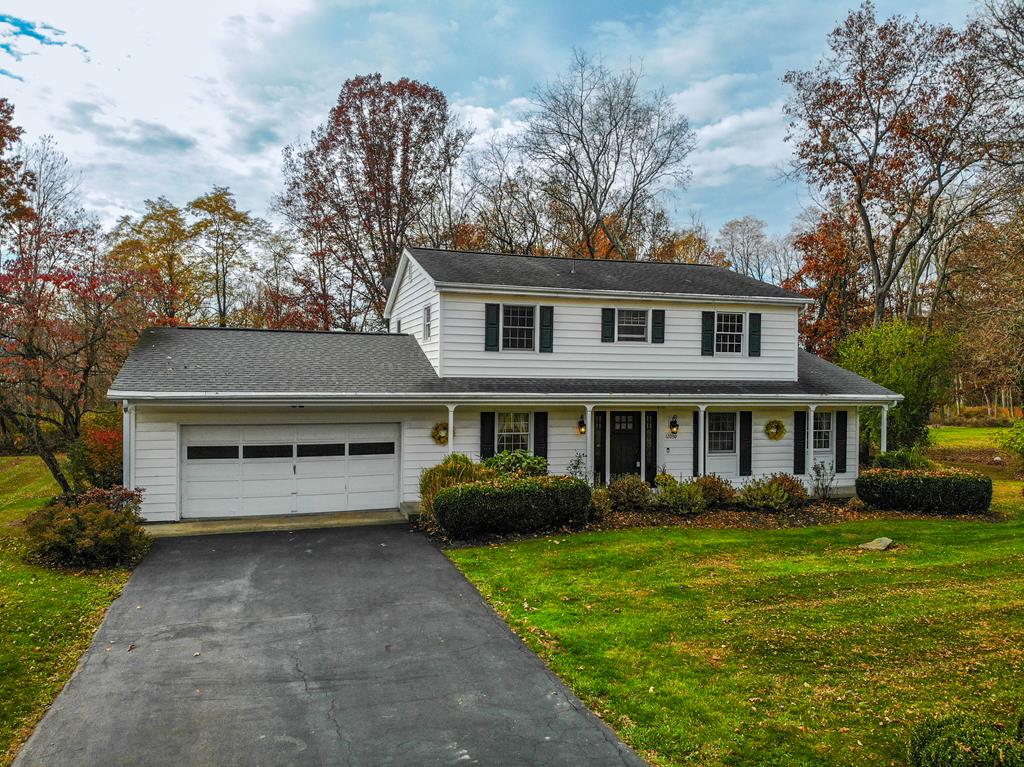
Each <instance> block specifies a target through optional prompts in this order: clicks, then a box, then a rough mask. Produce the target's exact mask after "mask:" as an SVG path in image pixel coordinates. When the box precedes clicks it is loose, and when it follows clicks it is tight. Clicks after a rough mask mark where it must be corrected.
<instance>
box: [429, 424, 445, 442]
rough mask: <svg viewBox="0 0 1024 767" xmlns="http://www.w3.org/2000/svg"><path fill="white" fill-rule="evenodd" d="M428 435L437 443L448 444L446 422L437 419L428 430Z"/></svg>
mask: <svg viewBox="0 0 1024 767" xmlns="http://www.w3.org/2000/svg"><path fill="white" fill-rule="evenodd" d="M430 436H431V437H433V439H434V442H436V443H437V444H438V445H447V444H448V424H447V423H445V422H444V421H438V422H437V423H435V424H434V428H433V429H431V430H430Z"/></svg>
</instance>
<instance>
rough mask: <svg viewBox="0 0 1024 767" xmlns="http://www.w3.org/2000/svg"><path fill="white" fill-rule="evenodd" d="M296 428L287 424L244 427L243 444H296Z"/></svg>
mask: <svg viewBox="0 0 1024 767" xmlns="http://www.w3.org/2000/svg"><path fill="white" fill-rule="evenodd" d="M294 441H295V427H294V426H289V425H287V424H276V425H275V424H267V425H259V426H243V427H242V442H294Z"/></svg>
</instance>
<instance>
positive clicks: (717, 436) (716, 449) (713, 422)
mask: <svg viewBox="0 0 1024 767" xmlns="http://www.w3.org/2000/svg"><path fill="white" fill-rule="evenodd" d="M707 418H708V452H709V453H735V452H736V414H735V413H708V414H707Z"/></svg>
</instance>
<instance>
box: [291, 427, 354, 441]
mask: <svg viewBox="0 0 1024 767" xmlns="http://www.w3.org/2000/svg"><path fill="white" fill-rule="evenodd" d="M348 428H350V427H348V426H345V425H343V424H310V425H308V426H306V425H304V426H298V427H296V429H295V439H296V441H297V442H345V441H346V439H347V434H348V432H347V429H348Z"/></svg>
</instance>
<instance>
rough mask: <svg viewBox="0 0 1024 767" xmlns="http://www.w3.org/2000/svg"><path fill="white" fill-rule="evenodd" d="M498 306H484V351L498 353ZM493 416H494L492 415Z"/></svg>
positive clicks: (499, 308)
mask: <svg viewBox="0 0 1024 767" xmlns="http://www.w3.org/2000/svg"><path fill="white" fill-rule="evenodd" d="M500 310H501V307H500V306H498V304H484V351H485V352H496V351H498V312H499V311H500ZM492 415H493V414H492Z"/></svg>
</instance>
